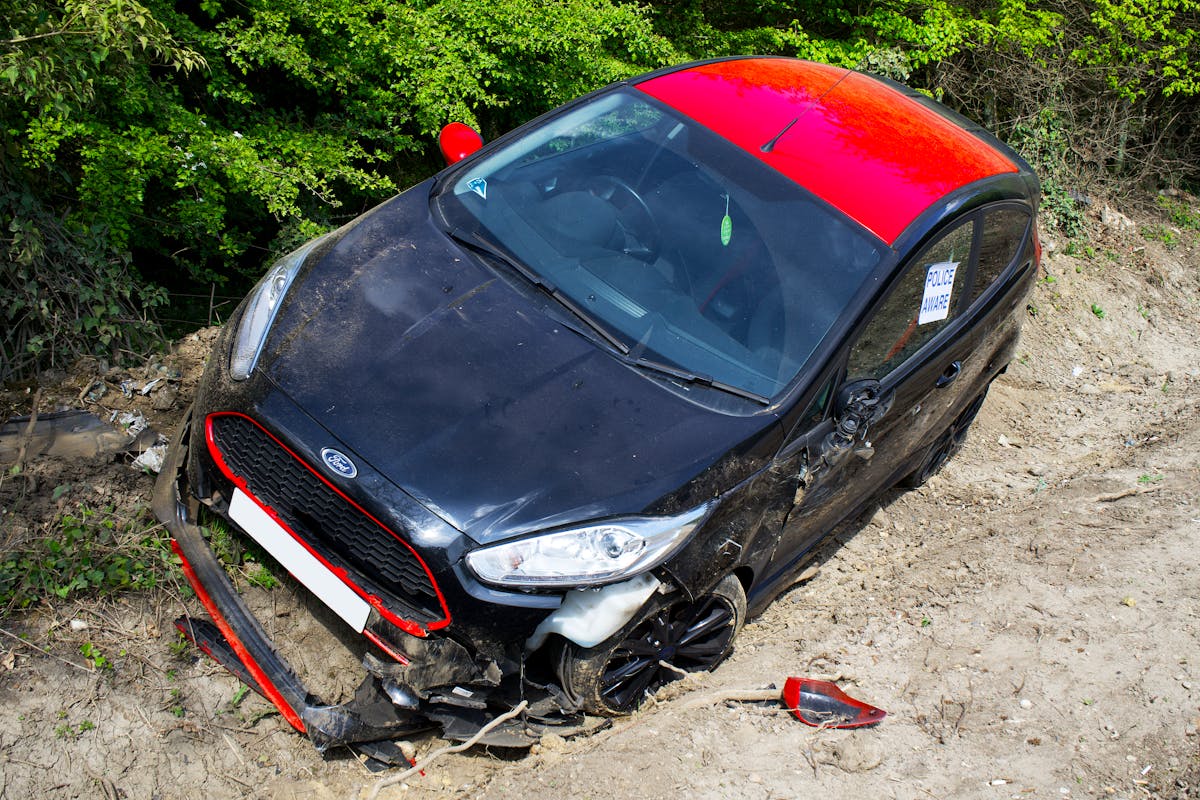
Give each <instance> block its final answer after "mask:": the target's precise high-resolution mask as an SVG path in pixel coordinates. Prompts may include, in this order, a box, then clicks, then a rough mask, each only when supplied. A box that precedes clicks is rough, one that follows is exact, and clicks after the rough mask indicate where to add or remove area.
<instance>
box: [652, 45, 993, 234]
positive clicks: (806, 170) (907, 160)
mask: <svg viewBox="0 0 1200 800" xmlns="http://www.w3.org/2000/svg"><path fill="white" fill-rule="evenodd" d="M637 88H638V89H640V90H642V91H643V92H645V93H646V94H649V95H650V96H652V97H654V98H657V99H658V100H661V101H662V102H664V103H666V104H667V105H669V106H671V107H672V108H674V109H675V110H677V111H679V112H681V113H683V114H686V115H687V116H689V117H691V118H692V119H694V120H696V121H697V122H700V123H701V124H703V125H704V126H706V127H708V128H710V129H712V130H713V131H715V132H717V133H718V134H720V135H721V136H724V137H725V138H726V139H729V140H730V141H732V142H733V143H735V144H737V145H738V146H739V147H741V148H742V149H744V150H745V151H746V152H748V153H751V154H752V155H755V156H757V157H758V158H760V159H762V161H764V162H765V163H767V164H769V165H770V166H771V167H773V168H775V169H776V170H778V171H779V172H782V173H783V174H784V175H787V176H788V177H789V178H791V179H792V180H794V181H796V182H797V183H799V184H800V185H801V186H803V187H805V188H806V189H808V190H809V191H811V192H813V193H814V194H816V195H817V196H819V197H821V198H823V199H824V200H825V201H826V202H828V203H830V204H831V205H833V206H834V207H836V208H838V209H840V210H841V211H842V212H843V213H844V214H846V215H847V216H849V217H850V218H852V219H854V220H857V221H858V222H859V223H860V224H861V225H863V226H864V227H866V228H867V229H868V230H870V231H871V232H873V233H874V234H875V235H877V236H878V237H879V238H881V239H883V240H884V241H885V242H888V243H889V244H891V243H892V242H894V241H895V240H896V237H898V236H899V235H900V233H901V232H902V231H903V230H904V229H905V228H906V227H907V226H908V224H909V223H910V222H912V221H913V219H914V218H916V217H917V216H918V215H919V214H920V213H921V212H922V211H924V210H925V209H927V208H928V207H929V206H930V205H932V204H933V203H935V202H936V201H937V200H938V199H940V198H942V197H944V196H945V195H947V194H949V193H950V192H953V191H954V190H955V189H958V188H959V187H961V186H965V185H966V184H968V183H972V182H974V181H977V180H979V179H980V178H986V177H989V176H992V175H998V174H1001V173H1006V172H1017V166H1016V164H1014V163H1013V162H1012V161H1011V160H1010V159H1009V158H1007V157H1006V156H1005V155H1004V154H1002V153H1000V152H998V151H997V150H996V149H994V148H993V147H991V146H990V145H988V144H987V143H986V142H984V141H982V140H981V139H978V138H976V137H975V136H974V135H972V134H971V133H969V132H967V131H965V130H963V129H962V128H960V127H959V126H958V125H955V124H954V123H953V122H951V121H950V120H948V119H946V118H945V117H943V116H941V115H939V114H938V113H937V112H935V111H933V110H931V109H929V108H927V107H925V106H923V105H922V104H921V103H919V102H917V101H916V100H913V99H912V98H911V97H907V96H905V95H904V94H902V93H901V92H899V91H897V90H896V89H893V88H892V87H890V86H888V85H886V84H884V83H882V82H880V81H877V80H875V79H873V78H870V77H867V76H865V75H862V74H860V73H857V72H852V71H850V70H846V69H841V68H839V67H831V66H827V65H825V64H815V63H813V62H810V61H796V60H793V59H782V58H750V59H735V60H730V61H719V62H714V63H709V64H702V65H699V66H695V67H691V68H689V69H685V70H681V71H678V72H671V73H667V74H666V75H661V76H659V77H657V78H651V79H650V80H648V81H645V82H643V83H640V84H638V87H637ZM789 123H791V127H790V128H788V129H787V131H786V132H785V133H783V134H782V135H780V132H781V131H783V130H784V128H785V127H787V126H788V125H789ZM776 137H778V138H777V140H776V141H775V144H774V146H773V147H768V152H763V147H764V145H767V144H768V143H769V142H771V141H772V140H773V139H776Z"/></svg>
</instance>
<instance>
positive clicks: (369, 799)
mask: <svg viewBox="0 0 1200 800" xmlns="http://www.w3.org/2000/svg"><path fill="white" fill-rule="evenodd" d="M528 705H529V701H528V700H522V701H521V702H520V703H518V704H517V705H516V706H515V707H514V708H513V709H512V710H511V711H506V712H505V713H503V714H501V715H500V716H498V717H496V718H495V719H494V720H492V721H491V722H489V723H488V724H487V725H484V726H483V727H482V728H480V729H479V730H477V731H476V732H475V735H474V736H472V737H471V738H470V739H467V740H466V741H465V742H459V743H458V744H454V745H447V746H445V747H439V748H438V749H437V750H434V751H432V752H430V753H429V754H427V755H426V756H425V757H424V758H422V759H421V760H420V761H418V762H417V763H416V764H413V765H412V768H411V769H406V770H404V772H401V773H399V774H396V775H389V776H387V777H386V778H381V779H380V780H378V781H377V782H376V783H375V785H374V786H373V787H371V791H369V792H368V793H367V796H366V798H365V799H364V800H375V798H377V797H379V793H380V792H381V791H383V790H384V789H386V788H387V787H389V786H395V785H396V784H397V783H400V782H401V781H403V780H405V779H406V778H409V777H411V776H413V775H416V774H417V773H418V772H420V771H421V770H423V769H425V767H427V766H429V764H430V763H432V762H433V761H435V760H436V759H438V758H441V757H442V756H444V755H446V754H447V753H459V752H462V751H463V750H466V749H467V748H469V747H471V746H473V745H474V744H475V743H476V742H478V741H479V740H480V739H482V738H483V737H484V736H486V735H487V733H488V732H489V731H491V730H493V729H494V728H496V727H497V726H499V725H502V724H503V723H505V722H508V721H509V720H510V719H512V718H513V717H515V716H517V715H518V714H520V713H521V712H522V711H524V710H525V708H526V707H527V706H528Z"/></svg>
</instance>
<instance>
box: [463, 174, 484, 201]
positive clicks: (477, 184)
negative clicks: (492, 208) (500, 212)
mask: <svg viewBox="0 0 1200 800" xmlns="http://www.w3.org/2000/svg"><path fill="white" fill-rule="evenodd" d="M467 187H468V188H469V189H470V190H471V191H472V192H474V193H475V194H477V195H479V196H480V197H482V198H483V199H484V200H487V181H486V180H484V179H483V178H472V179H471V181H470V182H469V183H468V184H467Z"/></svg>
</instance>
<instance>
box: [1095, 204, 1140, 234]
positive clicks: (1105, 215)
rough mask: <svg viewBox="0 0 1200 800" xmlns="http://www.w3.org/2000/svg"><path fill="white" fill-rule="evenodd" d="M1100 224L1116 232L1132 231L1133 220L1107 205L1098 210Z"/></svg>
mask: <svg viewBox="0 0 1200 800" xmlns="http://www.w3.org/2000/svg"><path fill="white" fill-rule="evenodd" d="M1100 224H1101V225H1103V226H1104V227H1106V228H1112V229H1113V230H1117V231H1128V230H1133V220H1131V219H1130V218H1129V217H1127V216H1125V215H1124V214H1122V213H1121V212H1120V211H1117V210H1116V209H1114V208H1112V207H1111V206H1108V205H1105V206H1104V208H1103V209H1101V210H1100Z"/></svg>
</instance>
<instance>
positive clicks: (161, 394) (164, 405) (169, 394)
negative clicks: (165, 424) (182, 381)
mask: <svg viewBox="0 0 1200 800" xmlns="http://www.w3.org/2000/svg"><path fill="white" fill-rule="evenodd" d="M178 397H179V391H178V390H177V389H176V388H175V387H174V386H169V385H168V386H164V387H163V388H162V389H160V390H158V391H157V392H155V393H154V399H153V400H152V401H151V403H150V405H151V406H152V407H153V408H154V410H155V411H170V410H171V408H172V407H173V406H174V405H175V400H176V399H177V398H178Z"/></svg>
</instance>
